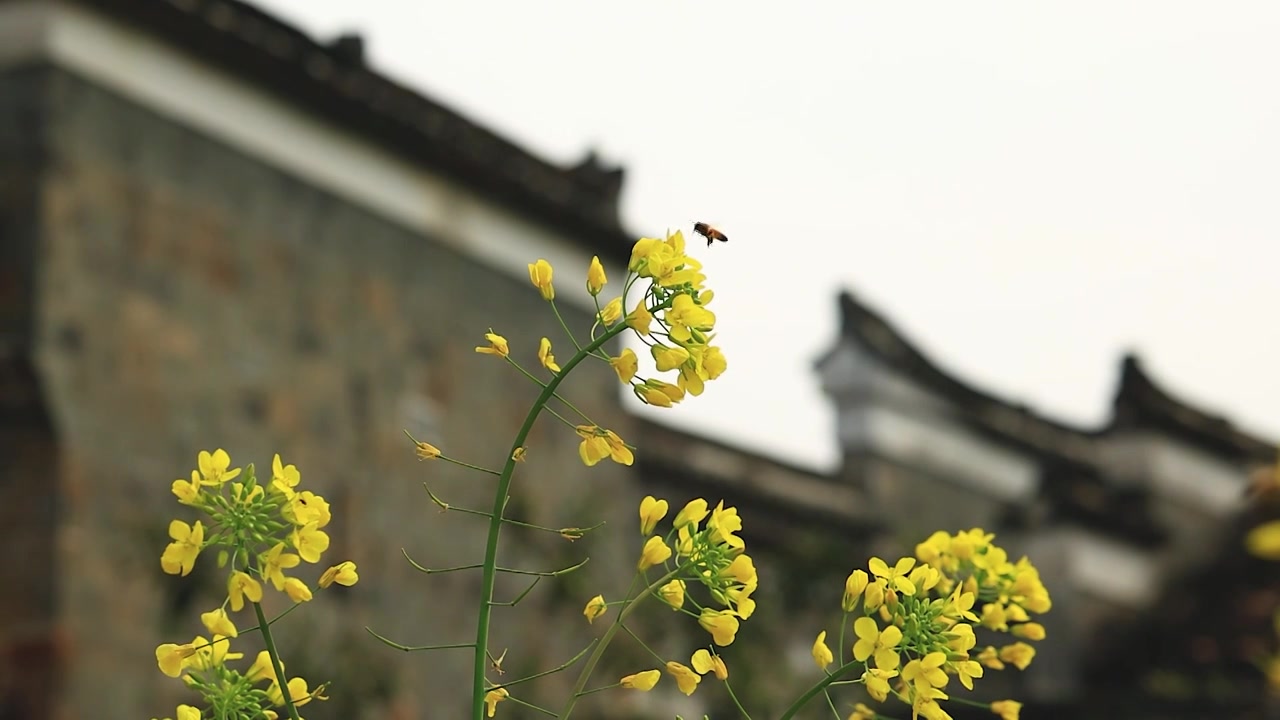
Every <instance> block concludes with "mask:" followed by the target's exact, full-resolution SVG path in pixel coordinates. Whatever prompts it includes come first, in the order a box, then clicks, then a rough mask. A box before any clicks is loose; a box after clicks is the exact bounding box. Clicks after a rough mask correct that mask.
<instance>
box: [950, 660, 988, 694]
mask: <svg viewBox="0 0 1280 720" xmlns="http://www.w3.org/2000/svg"><path fill="white" fill-rule="evenodd" d="M955 671H956V677H958V678H960V684H961V685H963V686H965V687H966V688H968V689H969V690H972V689H973V679H974V678H980V677H982V672H983V671H982V663H979V662H977V661H975V660H959V661H957V662H956V663H955Z"/></svg>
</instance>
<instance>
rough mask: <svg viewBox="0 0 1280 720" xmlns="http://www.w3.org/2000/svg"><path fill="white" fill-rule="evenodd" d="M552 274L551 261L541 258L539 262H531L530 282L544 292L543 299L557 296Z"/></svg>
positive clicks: (551, 298) (552, 298)
mask: <svg viewBox="0 0 1280 720" xmlns="http://www.w3.org/2000/svg"><path fill="white" fill-rule="evenodd" d="M552 274H553V272H552V269H551V263H549V262H547V261H546V260H542V259H539V260H538V262H536V263H530V264H529V282H531V283H533V286H534V287H536V288H538V292H540V293H542V299H543V300H554V299H555V298H556V289H555V288H554V287H552V286H551V275H552Z"/></svg>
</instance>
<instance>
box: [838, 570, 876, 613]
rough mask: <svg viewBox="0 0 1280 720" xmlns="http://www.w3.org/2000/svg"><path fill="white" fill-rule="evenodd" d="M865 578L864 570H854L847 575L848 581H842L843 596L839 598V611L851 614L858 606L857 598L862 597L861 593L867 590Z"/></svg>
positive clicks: (866, 579) (866, 578)
mask: <svg viewBox="0 0 1280 720" xmlns="http://www.w3.org/2000/svg"><path fill="white" fill-rule="evenodd" d="M869 579H870V578H868V577H867V573H866V571H865V570H854V571H853V572H852V573H849V577H848V579H846V580H845V581H844V596H843V597H841V598H840V609H841V610H844V611H845V612H853V609H854V608H856V607H857V606H858V598H859V597H861V596H862V591H863V590H866V589H867V581H868V580H869Z"/></svg>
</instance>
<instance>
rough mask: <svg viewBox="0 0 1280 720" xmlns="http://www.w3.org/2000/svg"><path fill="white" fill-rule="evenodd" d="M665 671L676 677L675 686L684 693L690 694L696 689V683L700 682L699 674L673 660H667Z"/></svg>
mask: <svg viewBox="0 0 1280 720" xmlns="http://www.w3.org/2000/svg"><path fill="white" fill-rule="evenodd" d="M667 672H668V673H670V674H671V676H672V677H674V678H675V679H676V686H677V687H679V688H680V692H682V693H684V694H685V695H692V694H693V691H694V690H697V689H698V683H700V682H702V676H701V675H699V674H698V673H696V672H694V671H692V670H690V669H689V668H688V667H686V666H684V665H682V664H680V663H678V662H676V661H674V660H669V661H667Z"/></svg>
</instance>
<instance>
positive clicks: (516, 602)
mask: <svg viewBox="0 0 1280 720" xmlns="http://www.w3.org/2000/svg"><path fill="white" fill-rule="evenodd" d="M540 582H542V577H535V578H534V579H533V582H531V583H529V587H527V588H525V589H524V592H521V593H520V594H519V595H517V596H516V599H515V600H508V601H505V602H499V601H497V600H494V601H493V602H492V603H490V605H501V606H503V607H515V606H516V605H519V604H520V601H521V600H523V599H524V598H525V596H526V595H528V594H529V593H531V592H533V589H534V588H535V587H537V585H538V583H540Z"/></svg>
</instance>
